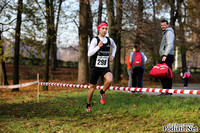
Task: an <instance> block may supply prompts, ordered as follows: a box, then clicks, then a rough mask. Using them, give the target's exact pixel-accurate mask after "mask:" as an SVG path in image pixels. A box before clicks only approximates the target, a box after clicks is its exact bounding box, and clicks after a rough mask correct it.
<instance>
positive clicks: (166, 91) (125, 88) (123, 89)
mask: <svg viewBox="0 0 200 133" xmlns="http://www.w3.org/2000/svg"><path fill="white" fill-rule="evenodd" d="M39 85H46V86H57V87H74V88H90V86H89V85H77V84H63V83H48V82H39ZM96 88H97V89H103V86H97V87H96ZM108 89H109V90H119V91H140V92H155V93H175V94H194V95H200V90H179V89H160V88H132V87H115V86H111V87H109V88H108Z"/></svg>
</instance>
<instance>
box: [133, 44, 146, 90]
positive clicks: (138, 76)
mask: <svg viewBox="0 0 200 133" xmlns="http://www.w3.org/2000/svg"><path fill="white" fill-rule="evenodd" d="M146 61H147V57H146V56H145V54H144V52H143V51H140V44H136V45H134V51H133V52H131V54H130V62H131V64H132V86H133V87H138V88H142V87H143V74H144V69H145V67H144V63H145V62H146Z"/></svg>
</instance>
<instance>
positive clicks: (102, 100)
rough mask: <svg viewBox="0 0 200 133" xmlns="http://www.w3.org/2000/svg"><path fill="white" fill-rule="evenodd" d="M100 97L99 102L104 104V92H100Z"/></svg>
mask: <svg viewBox="0 0 200 133" xmlns="http://www.w3.org/2000/svg"><path fill="white" fill-rule="evenodd" d="M100 97H101V99H100V102H101V104H106V99H105V94H101V92H100Z"/></svg>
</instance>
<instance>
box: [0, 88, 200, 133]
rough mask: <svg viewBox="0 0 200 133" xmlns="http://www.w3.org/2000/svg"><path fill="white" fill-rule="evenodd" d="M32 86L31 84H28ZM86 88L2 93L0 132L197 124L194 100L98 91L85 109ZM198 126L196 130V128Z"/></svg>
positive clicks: (198, 105) (199, 111)
mask: <svg viewBox="0 0 200 133" xmlns="http://www.w3.org/2000/svg"><path fill="white" fill-rule="evenodd" d="M34 88H35V87H34ZM86 94H87V90H86V89H75V88H74V89H72V88H71V89H69V88H62V89H60V90H57V91H49V92H41V94H40V101H39V103H37V98H36V91H31V92H26V91H20V92H3V93H1V98H0V132H3V133H5V132H6V133H7V132H15V133H18V132H19V133H21V132H23V133H24V132H27V133H29V132H30V133H35V132H45V133H49V132H53V133H60V132H63V133H65V132H95V133H96V132H152V133H154V132H162V131H163V126H165V125H167V124H169V123H179V124H183V123H192V124H194V126H197V127H199V128H200V99H199V98H194V97H189V98H183V97H170V96H161V97H159V96H150V95H146V94H132V93H125V92H117V91H110V90H108V91H107V92H106V100H107V103H106V105H101V104H100V102H99V98H100V96H99V90H96V91H95V93H94V95H93V100H92V112H90V113H87V112H86V109H85V106H86ZM199 130H200V129H199Z"/></svg>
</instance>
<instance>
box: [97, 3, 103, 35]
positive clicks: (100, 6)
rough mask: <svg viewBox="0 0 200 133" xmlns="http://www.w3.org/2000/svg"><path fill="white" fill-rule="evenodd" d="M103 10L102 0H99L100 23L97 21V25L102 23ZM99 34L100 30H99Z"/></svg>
mask: <svg viewBox="0 0 200 133" xmlns="http://www.w3.org/2000/svg"><path fill="white" fill-rule="evenodd" d="M102 9H103V3H102V0H99V10H98V21H97V25H98V24H100V23H101V21H102V20H101V17H102ZM97 33H98V29H97Z"/></svg>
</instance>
